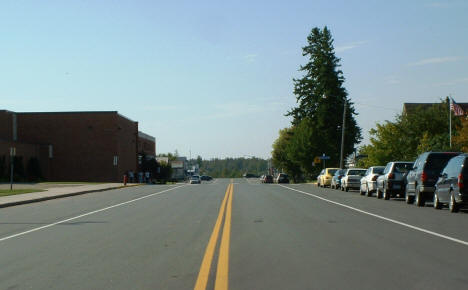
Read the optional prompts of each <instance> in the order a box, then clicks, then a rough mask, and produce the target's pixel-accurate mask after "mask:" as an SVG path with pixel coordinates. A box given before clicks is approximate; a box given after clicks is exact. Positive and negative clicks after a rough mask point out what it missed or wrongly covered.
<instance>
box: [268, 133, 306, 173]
mask: <svg viewBox="0 0 468 290" xmlns="http://www.w3.org/2000/svg"><path fill="white" fill-rule="evenodd" d="M293 135H294V130H293V129H292V128H285V129H283V130H280V131H279V137H278V139H276V141H275V142H274V143H273V151H272V152H271V155H272V162H273V165H274V166H275V167H276V168H279V169H281V170H282V171H284V172H285V173H287V174H288V175H289V176H290V177H291V178H292V179H293V181H294V182H297V181H298V180H299V179H300V177H301V175H302V170H301V165H300V164H299V163H298V162H295V161H294V160H295V159H293V158H292V156H291V149H292V146H291V139H292V138H293Z"/></svg>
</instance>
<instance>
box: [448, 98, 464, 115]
mask: <svg viewBox="0 0 468 290" xmlns="http://www.w3.org/2000/svg"><path fill="white" fill-rule="evenodd" d="M450 100H451V102H450V110H452V111H453V113H454V114H455V116H463V115H465V111H463V109H462V107H460V105H459V104H457V103H455V101H454V100H453V99H452V98H450Z"/></svg>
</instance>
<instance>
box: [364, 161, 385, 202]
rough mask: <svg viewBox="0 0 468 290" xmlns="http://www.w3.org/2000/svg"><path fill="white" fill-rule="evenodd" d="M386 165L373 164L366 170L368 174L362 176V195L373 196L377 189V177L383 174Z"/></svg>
mask: <svg viewBox="0 0 468 290" xmlns="http://www.w3.org/2000/svg"><path fill="white" fill-rule="evenodd" d="M384 169H385V166H372V167H369V168H368V169H367V171H366V174H365V175H364V177H363V178H361V188H360V190H359V191H360V193H361V195H364V194H365V195H367V196H372V193H374V192H375V191H376V190H377V178H378V177H379V176H380V175H382V174H383V171H384Z"/></svg>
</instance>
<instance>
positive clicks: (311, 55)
mask: <svg viewBox="0 0 468 290" xmlns="http://www.w3.org/2000/svg"><path fill="white" fill-rule="evenodd" d="M302 54H303V56H305V57H307V58H308V62H307V64H305V65H303V66H301V67H300V71H302V72H303V73H304V75H303V77H302V78H300V79H294V80H293V81H294V94H295V95H296V102H297V104H298V105H297V107H295V108H293V109H292V110H290V111H289V112H288V113H287V114H286V115H287V116H291V117H292V118H293V119H292V125H293V126H294V130H297V131H298V132H297V134H294V138H292V139H291V141H292V142H293V143H294V144H295V145H294V147H296V149H297V150H301V151H300V152H298V151H296V154H294V155H295V156H294V158H298V159H296V161H297V162H299V163H300V164H301V167H302V169H303V170H305V172H306V173H308V174H315V173H316V171H318V168H313V167H312V160H313V158H314V157H315V156H319V155H322V154H323V153H325V154H326V155H329V156H330V157H331V160H330V163H329V164H330V165H331V166H337V165H338V164H339V161H340V160H339V159H340V149H341V125H342V118H343V108H344V105H345V104H346V106H347V110H346V116H345V118H346V132H345V144H344V145H345V146H344V155H345V156H346V155H348V154H350V153H352V152H353V151H354V146H355V144H357V143H358V142H359V141H360V140H361V129H360V128H359V127H358V125H357V123H356V120H355V119H354V116H355V115H357V114H356V112H355V109H354V107H353V103H352V102H351V101H350V100H349V99H348V93H347V92H346V89H345V88H344V87H343V82H344V77H343V72H342V71H341V70H340V69H339V67H340V59H339V58H337V57H336V56H335V52H334V48H333V39H332V36H331V33H330V30H329V29H328V28H327V27H324V28H323V29H319V28H317V27H316V28H313V29H312V31H311V33H310V34H309V36H308V37H307V45H306V46H305V47H303V53H302ZM306 139H307V140H306Z"/></svg>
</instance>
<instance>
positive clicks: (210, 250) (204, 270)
mask: <svg viewBox="0 0 468 290" xmlns="http://www.w3.org/2000/svg"><path fill="white" fill-rule="evenodd" d="M233 193H234V185H233V184H232V183H230V184H229V185H228V187H227V189H226V194H225V195H224V199H223V202H222V203H221V208H220V209H219V214H218V218H217V219H216V223H215V226H214V228H213V232H212V233H211V237H210V240H209V242H208V246H207V247H206V250H205V255H204V256H203V261H202V263H201V266H200V272H199V273H198V278H197V282H196V283H195V287H194V289H195V290H205V289H206V285H207V283H208V279H209V276H210V269H211V263H212V261H213V256H214V253H215V250H216V244H217V242H218V237H219V232H220V229H221V225H222V222H223V217H224V213H226V216H225V217H224V226H223V234H222V237H221V244H220V246H219V255H218V266H217V269H216V280H215V287H214V289H215V290H227V289H228V282H229V279H228V278H229V277H228V273H229V242H230V237H231V213H232V195H233Z"/></svg>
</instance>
